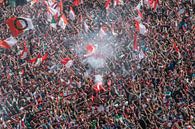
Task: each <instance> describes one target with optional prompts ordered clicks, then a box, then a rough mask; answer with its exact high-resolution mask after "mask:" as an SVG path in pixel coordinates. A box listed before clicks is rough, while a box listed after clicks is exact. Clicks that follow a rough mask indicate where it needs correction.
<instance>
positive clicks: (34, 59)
mask: <svg viewBox="0 0 195 129" xmlns="http://www.w3.org/2000/svg"><path fill="white" fill-rule="evenodd" d="M36 61H37V57H34V58H32V59H30V60H29V61H28V62H29V63H35V62H36Z"/></svg>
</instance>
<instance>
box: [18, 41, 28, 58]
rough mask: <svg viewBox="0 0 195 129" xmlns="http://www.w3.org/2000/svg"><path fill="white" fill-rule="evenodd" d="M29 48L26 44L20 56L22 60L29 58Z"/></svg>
mask: <svg viewBox="0 0 195 129" xmlns="http://www.w3.org/2000/svg"><path fill="white" fill-rule="evenodd" d="M27 53H28V48H27V46H26V42H24V50H23V51H22V52H21V54H20V59H25V58H26V57H27Z"/></svg>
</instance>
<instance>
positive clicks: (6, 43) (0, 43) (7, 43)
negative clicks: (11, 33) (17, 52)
mask: <svg viewBox="0 0 195 129" xmlns="http://www.w3.org/2000/svg"><path fill="white" fill-rule="evenodd" d="M16 43H17V40H16V39H15V38H14V37H9V38H7V39H5V40H0V47H2V48H6V49H10V48H11V47H12V46H14V45H15V44H16Z"/></svg>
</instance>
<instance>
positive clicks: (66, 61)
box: [61, 57, 71, 65]
mask: <svg viewBox="0 0 195 129" xmlns="http://www.w3.org/2000/svg"><path fill="white" fill-rule="evenodd" d="M70 60H71V59H70V58H68V57H67V58H64V59H62V60H61V63H62V64H64V65H66V64H67V63H68V61H70Z"/></svg>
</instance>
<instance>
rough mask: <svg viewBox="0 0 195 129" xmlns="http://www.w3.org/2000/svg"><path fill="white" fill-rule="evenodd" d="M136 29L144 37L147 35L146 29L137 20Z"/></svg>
mask: <svg viewBox="0 0 195 129" xmlns="http://www.w3.org/2000/svg"><path fill="white" fill-rule="evenodd" d="M135 29H136V31H138V32H139V33H140V34H142V35H145V34H146V33H147V29H146V27H145V26H144V25H143V24H142V23H140V22H139V21H138V20H135Z"/></svg>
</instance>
